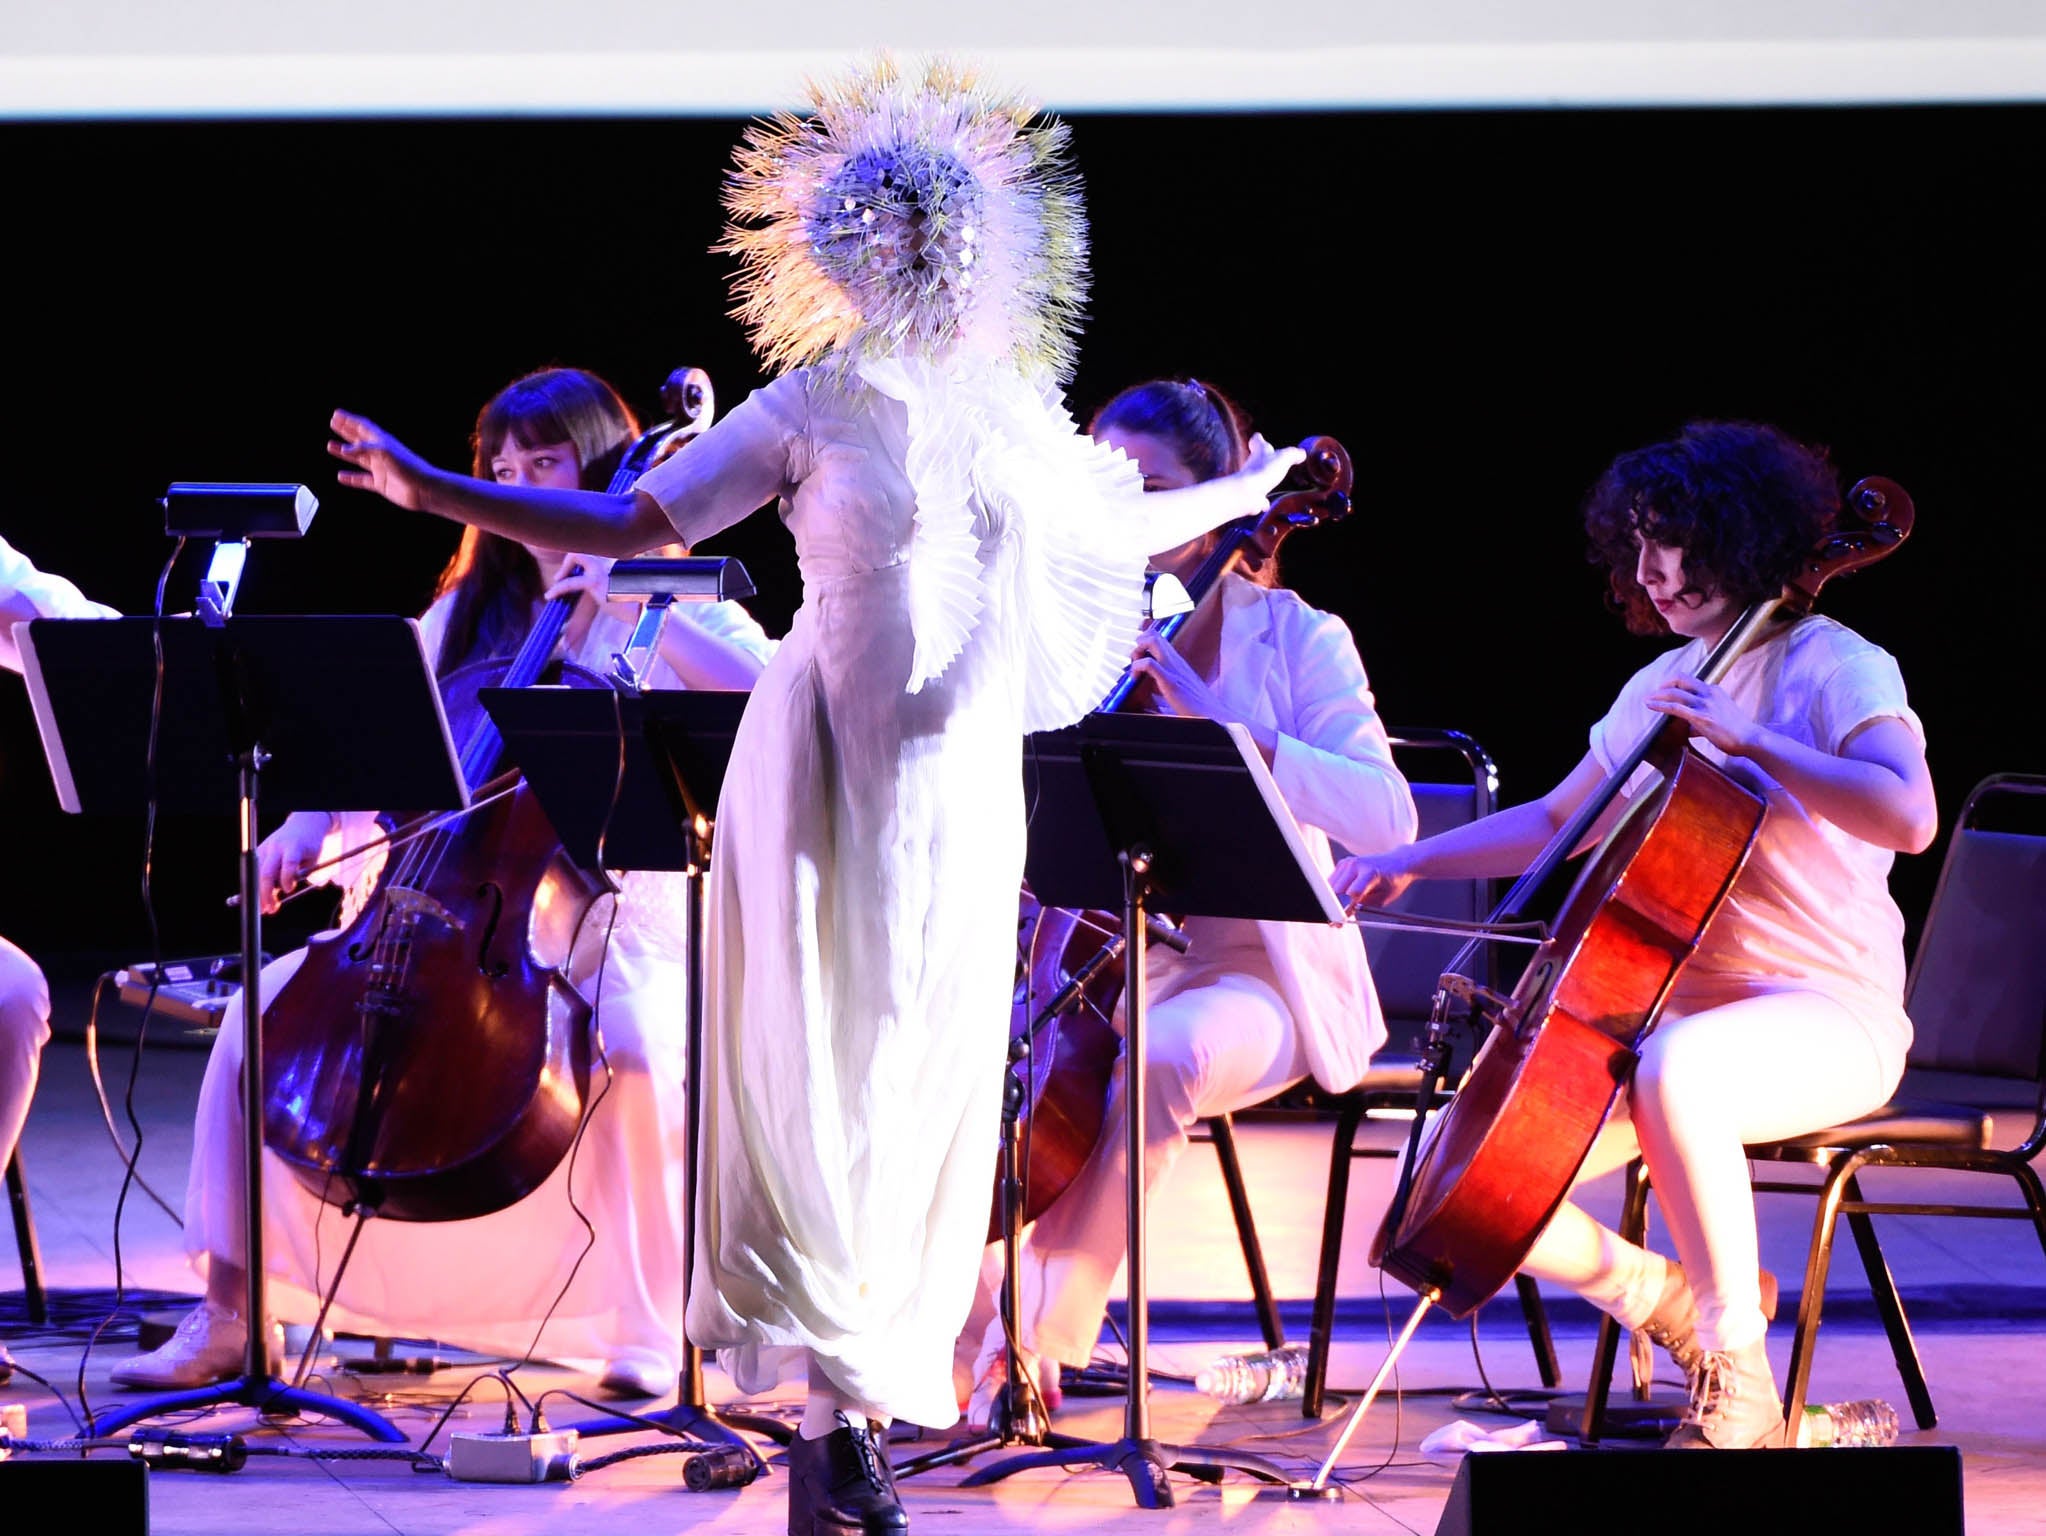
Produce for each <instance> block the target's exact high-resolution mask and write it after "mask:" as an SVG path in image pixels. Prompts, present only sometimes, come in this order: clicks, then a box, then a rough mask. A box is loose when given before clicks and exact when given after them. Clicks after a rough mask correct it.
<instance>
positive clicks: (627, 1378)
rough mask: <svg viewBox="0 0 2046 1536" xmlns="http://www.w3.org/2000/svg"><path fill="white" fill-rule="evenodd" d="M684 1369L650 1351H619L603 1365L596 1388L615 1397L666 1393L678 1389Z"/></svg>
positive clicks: (665, 1394)
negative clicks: (636, 1352) (623, 1353)
mask: <svg viewBox="0 0 2046 1536" xmlns="http://www.w3.org/2000/svg"><path fill="white" fill-rule="evenodd" d="M680 1378H681V1372H680V1371H679V1370H678V1369H677V1368H676V1367H674V1366H672V1365H670V1364H668V1362H667V1361H665V1360H656V1359H654V1358H653V1357H652V1356H650V1355H620V1356H618V1357H617V1358H616V1359H614V1360H612V1361H611V1362H610V1363H609V1364H607V1365H606V1366H605V1367H604V1374H603V1375H602V1376H600V1377H598V1378H597V1390H598V1391H600V1392H608V1393H610V1394H611V1395H612V1396H613V1397H666V1396H667V1395H668V1394H669V1393H670V1392H673V1391H675V1390H676V1387H677V1385H678V1383H679V1381H680Z"/></svg>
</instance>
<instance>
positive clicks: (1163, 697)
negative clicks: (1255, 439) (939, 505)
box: [967, 379, 1416, 1424]
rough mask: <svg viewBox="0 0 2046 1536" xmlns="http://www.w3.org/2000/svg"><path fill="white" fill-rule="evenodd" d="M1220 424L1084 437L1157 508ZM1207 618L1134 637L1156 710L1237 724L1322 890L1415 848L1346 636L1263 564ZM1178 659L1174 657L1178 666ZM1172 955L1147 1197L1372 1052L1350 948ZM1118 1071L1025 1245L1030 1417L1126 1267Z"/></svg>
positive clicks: (1152, 1063) (1358, 1071)
mask: <svg viewBox="0 0 2046 1536" xmlns="http://www.w3.org/2000/svg"><path fill="white" fill-rule="evenodd" d="M1240 419H1241V418H1240V415H1239V413H1238V411H1237V409H1236V407H1235V406H1234V404H1233V403H1232V402H1231V401H1229V400H1228V398H1227V397H1226V396H1224V395H1223V394H1221V392H1220V391H1218V390H1215V389H1213V388H1212V387H1211V386H1207V385H1203V384H1199V383H1194V382H1191V381H1180V380H1173V379H1154V380H1152V381H1150V382H1148V383H1144V384H1138V385H1134V386H1132V387H1131V388H1129V389H1126V390H1123V391H1122V392H1121V393H1119V394H1117V395H1116V396H1115V397H1114V398H1113V399H1111V400H1110V401H1109V402H1108V403H1107V404H1106V405H1104V406H1103V407H1102V408H1101V409H1100V410H1099V411H1097V412H1096V413H1095V416H1094V420H1093V422H1092V423H1091V424H1090V428H1089V430H1090V431H1091V432H1092V434H1093V435H1094V437H1095V438H1096V439H1098V440H1099V441H1101V442H1104V443H1108V444H1111V445H1113V446H1114V447H1116V448H1118V449H1120V450H1121V451H1123V452H1124V453H1126V454H1128V455H1129V457H1130V458H1131V459H1133V460H1135V462H1136V464H1137V466H1138V467H1139V468H1140V469H1141V470H1142V471H1143V474H1144V484H1145V485H1146V486H1147V487H1148V488H1151V489H1154V490H1168V489H1171V488H1173V487H1176V486H1185V485H1193V484H1197V483H1199V482H1200V481H1203V480H1210V479H1213V478H1214V477H1216V476H1217V475H1222V474H1226V473H1228V471H1229V470H1230V469H1232V468H1234V467H1235V466H1236V465H1237V464H1238V463H1240V462H1241V461H1242V458H1243V454H1244V451H1245V448H1244V434H1243V430H1242V427H1241V425H1240ZM1214 544H1215V539H1214V537H1213V536H1209V537H1206V538H1201V539H1197V540H1194V541H1192V542H1190V543H1187V544H1184V545H1181V546H1180V547H1178V548H1176V549H1168V550H1164V551H1162V552H1160V553H1159V554H1158V555H1157V556H1156V557H1155V558H1154V559H1153V561H1152V564H1153V565H1154V566H1156V567H1157V568H1158V569H1159V570H1161V571H1169V572H1171V573H1172V574H1173V575H1175V576H1177V577H1179V578H1180V579H1181V580H1189V579H1191V577H1192V576H1193V574H1194V572H1195V571H1196V570H1198V569H1199V568H1200V566H1201V564H1202V562H1203V561H1204V560H1206V559H1207V557H1208V556H1209V554H1210V553H1211V552H1212V550H1213V548H1214ZM1207 603H1208V604H1211V605H1218V606H1217V610H1216V614H1215V616H1214V617H1215V618H1216V619H1218V622H1209V621H1208V620H1209V615H1208V614H1207V613H1206V611H1205V609H1204V612H1203V622H1202V623H1201V624H1199V625H1198V626H1189V628H1188V629H1186V630H1184V631H1182V632H1181V643H1180V645H1178V646H1175V644H1174V643H1173V642H1172V641H1170V640H1161V639H1159V638H1158V637H1157V636H1155V635H1153V634H1150V633H1146V634H1145V635H1144V637H1143V638H1142V639H1141V640H1140V641H1139V643H1138V646H1137V651H1136V658H1135V660H1134V662H1133V670H1134V671H1135V672H1136V673H1137V675H1138V676H1139V677H1141V678H1143V679H1145V680H1146V681H1147V682H1149V683H1153V684H1155V685H1156V689H1157V696H1158V698H1159V705H1158V707H1159V708H1161V709H1163V710H1165V711H1167V712H1170V713H1175V714H1192V715H1202V716H1205V717H1207V718H1209V719H1214V720H1224V721H1231V722H1237V723H1241V724H1242V725H1244V726H1246V727H1247V728H1248V729H1249V730H1250V732H1251V735H1252V738H1253V739H1254V740H1255V741H1256V742H1257V744H1258V747H1259V750H1260V751H1261V752H1262V754H1263V755H1264V757H1265V760H1266V762H1267V764H1268V765H1269V766H1270V768H1271V770H1272V778H1273V781H1274V782H1275V783H1276V784H1277V785H1278V787H1279V790H1280V792H1281V793H1282V794H1283V795H1284V796H1285V798H1286V803H1287V806H1288V807H1289V809H1291V810H1292V812H1293V814H1294V816H1295V818H1296V819H1297V820H1298V821H1299V823H1300V830H1301V834H1302V837H1303V839H1304V841H1305V842H1306V844H1307V847H1308V850H1309V851H1310V853H1311V854H1312V855H1313V857H1314V859H1315V861H1316V862H1317V864H1318V865H1319V866H1320V867H1321V869H1322V870H1323V871H1324V873H1326V872H1327V871H1328V870H1329V869H1330V868H1331V867H1332V858H1331V854H1330V848H1329V840H1330V838H1331V837H1334V838H1335V839H1337V840H1338V841H1340V842H1341V843H1342V844H1343V846H1344V847H1345V848H1347V849H1349V850H1350V851H1352V852H1359V853H1377V852H1382V851H1384V850H1387V849H1391V848H1395V847H1398V846H1400V845H1401V844H1404V843H1408V842H1411V841H1412V840H1413V837H1414V830H1415V826H1416V815H1415V809H1414V797H1413V794H1412V792H1411V791H1410V790H1409V789H1408V787H1407V781H1406V780H1405V778H1403V777H1402V776H1401V774H1400V772H1399V770H1398V769H1397V768H1396V767H1394V766H1393V761H1392V748H1391V746H1390V745H1389V744H1388V742H1387V740H1386V734H1385V727H1384V726H1383V725H1382V724H1380V723H1379V719H1378V712H1377V710H1376V708H1375V707H1374V705H1373V701H1372V697H1371V685H1370V683H1369V682H1368V681H1367V679H1366V678H1365V675H1364V664H1363V662H1362V661H1361V660H1360V659H1359V657H1358V655H1357V646H1356V642H1355V641H1353V640H1352V639H1351V637H1350V631H1349V629H1348V627H1347V626H1345V625H1344V623H1343V621H1342V620H1341V619H1339V618H1337V617H1336V616H1335V615H1333V614H1330V613H1323V612H1321V611H1320V610H1319V609H1316V608H1311V607H1309V606H1308V605H1307V604H1306V603H1304V602H1302V601H1301V600H1300V599H1299V598H1298V597H1296V596H1295V595H1294V594H1293V593H1291V592H1289V591H1287V590H1286V589H1285V588H1284V587H1281V586H1279V585H1278V581H1277V571H1276V568H1275V562H1273V561H1267V562H1265V563H1264V564H1263V565H1262V566H1260V567H1259V568H1258V569H1257V570H1256V571H1255V572H1246V573H1239V572H1236V571H1232V572H1230V573H1229V574H1227V575H1225V576H1224V577H1223V578H1222V580H1221V583H1220V585H1219V587H1218V588H1217V590H1215V591H1214V592H1213V593H1211V594H1210V595H1209V597H1208V598H1207ZM1182 647H1184V649H1182ZM1186 930H1187V936H1188V938H1189V940H1190V941H1191V942H1190V943H1189V946H1188V949H1187V953H1186V954H1184V955H1178V954H1175V953H1173V952H1172V951H1171V950H1169V949H1166V948H1164V947H1162V946H1160V947H1156V948H1153V949H1152V950H1151V951H1150V952H1149V953H1150V965H1149V967H1148V969H1147V977H1148V986H1149V989H1150V990H1149V1008H1148V1011H1147V1013H1146V1018H1147V1020H1148V1025H1147V1029H1146V1033H1145V1072H1146V1079H1147V1099H1146V1102H1147V1103H1148V1105H1149V1123H1148V1124H1147V1125H1146V1127H1145V1134H1144V1143H1145V1147H1144V1151H1145V1177H1146V1180H1147V1183H1148V1184H1149V1185H1150V1186H1152V1187H1155V1186H1156V1185H1157V1183H1158V1181H1159V1180H1161V1179H1162V1178H1163V1177H1164V1176H1165V1174H1166V1171H1167V1170H1168V1169H1170V1168H1171V1166H1172V1164H1173V1163H1174V1162H1175V1161H1176V1160H1177V1159H1178V1157H1179V1154H1180V1152H1181V1151H1183V1150H1184V1149H1185V1147H1186V1145H1187V1132H1188V1130H1189V1129H1190V1128H1191V1127H1192V1125H1193V1124H1194V1122H1195V1121H1196V1120H1198V1119H1200V1118H1202V1117H1204V1116H1207V1115H1215V1114H1223V1113H1226V1112H1227V1111H1229V1110H1233V1109H1240V1108H1242V1107H1243V1106H1244V1105H1246V1104H1254V1103H1257V1102H1259V1101H1261V1100H1263V1099H1267V1098H1270V1097H1271V1096H1272V1095H1273V1094H1275V1093H1277V1092H1278V1091H1279V1090H1281V1089H1283V1088H1286V1087H1288V1086H1290V1085H1291V1084H1293V1083H1296V1082H1298V1081H1300V1080H1301V1079H1302V1078H1304V1077H1306V1076H1308V1075H1309V1074H1310V1073H1312V1074H1313V1076H1314V1077H1315V1079H1316V1080H1317V1081H1318V1082H1320V1083H1321V1084H1322V1086H1324V1087H1325V1088H1328V1089H1330V1090H1331V1091H1334V1092H1341V1091H1342V1090H1344V1089H1347V1088H1349V1087H1350V1086H1351V1085H1352V1084H1354V1083H1355V1082H1356V1081H1357V1079H1358V1078H1360V1077H1362V1076H1363V1075H1364V1071H1365V1069H1366V1067H1368V1066H1369V1065H1370V1061H1371V1053H1372V1052H1373V1051H1374V1050H1376V1049H1377V1048H1378V1047H1379V1046H1380V1045H1381V1044H1383V1043H1384V1041H1385V1023H1384V1020H1383V1018H1382V1016H1381V1015H1380V1012H1379V1007H1378V995H1377V993H1376V992H1375V991H1374V990H1373V988H1372V985H1371V974H1370V971H1369V969H1368V968H1367V967H1366V964H1365V959H1364V944H1363V940H1362V937H1361V936H1360V935H1359V933H1358V931H1357V930H1356V929H1355V928H1354V927H1352V928H1329V927H1326V926H1324V925H1321V924H1317V923H1258V922H1250V921H1246V920H1241V919H1231V918H1191V919H1189V920H1188V922H1187V925H1186ZM1122 1089H1123V1067H1122V1065H1121V1064H1118V1066H1117V1068H1116V1074H1115V1078H1114V1081H1113V1083H1112V1085H1111V1095H1110V1102H1109V1106H1108V1114H1107V1118H1106V1120H1105V1121H1104V1122H1103V1130H1102V1137H1101V1141H1100V1142H1099V1144H1098V1145H1097V1146H1096V1147H1095V1149H1094V1151H1093V1154H1092V1155H1091V1156H1090V1157H1089V1158H1088V1159H1087V1161H1086V1163H1085V1164H1084V1166H1082V1168H1081V1169H1080V1171H1079V1173H1078V1174H1077V1175H1076V1176H1075V1177H1074V1179H1073V1182H1072V1183H1071V1184H1070V1185H1068V1186H1067V1188H1066V1189H1065V1191H1064V1192H1063V1193H1062V1194H1061V1195H1060V1196H1059V1197H1058V1199H1056V1200H1054V1201H1053V1202H1052V1203H1051V1204H1050V1206H1049V1207H1048V1208H1046V1209H1045V1211H1044V1212H1043V1214H1042V1215H1040V1216H1039V1217H1038V1219H1037V1221H1036V1222H1035V1223H1034V1224H1033V1226H1032V1227H1031V1229H1030V1231H1029V1232H1028V1233H1027V1234H1026V1236H1025V1239H1024V1243H1023V1247H1022V1255H1021V1266H1020V1270H1019V1279H1020V1281H1021V1289H1022V1303H1023V1305H1022V1313H1021V1316H1020V1317H1019V1319H1018V1323H1019V1329H1018V1331H1019V1335H1020V1337H1019V1339H1018V1344H1019V1347H1020V1349H1021V1351H1022V1353H1023V1355H1024V1358H1025V1362H1026V1375H1028V1374H1031V1373H1035V1374H1037V1375H1038V1377H1039V1384H1040V1388H1041V1391H1042V1394H1043V1398H1044V1402H1045V1406H1046V1407H1048V1408H1051V1407H1056V1406H1058V1402H1059V1384H1058V1382H1059V1365H1060V1363H1061V1362H1064V1363H1066V1364H1069V1365H1085V1364H1086V1363H1087V1361H1088V1359H1089V1358H1090V1357H1091V1355H1092V1353H1093V1349H1094V1343H1095V1340H1096V1338H1097V1336H1098V1335H1099V1334H1100V1332H1101V1320H1102V1316H1103V1313H1104V1311H1105V1309H1106V1306H1107V1302H1108V1295H1109V1287H1110V1284H1111V1282H1112V1281H1113V1280H1114V1278H1115V1273H1116V1270H1117V1268H1118V1267H1119V1266H1120V1265H1121V1263H1122V1259H1123V1248H1124V1243H1125V1236H1126V1232H1127V1227H1126V1225H1125V1221H1124V1210H1123V1207H1124V1204H1125V1198H1126V1190H1127V1188H1128V1184H1127V1180H1128V1171H1127V1170H1128V1148H1127V1141H1126V1136H1125V1125H1124V1121H1125V1115H1124V1112H1123V1108H1122ZM999 1257H1000V1249H999V1248H994V1249H991V1250H990V1261H991V1263H992V1265H993V1268H992V1271H991V1272H989V1273H986V1274H984V1276H983V1297H982V1301H981V1305H980V1306H979V1307H978V1308H977V1309H976V1311H977V1313H980V1314H985V1315H986V1321H985V1325H984V1327H983V1328H982V1330H981V1332H980V1334H979V1336H978V1338H976V1339H975V1340H974V1343H975V1345H976V1346H977V1348H978V1351H979V1354H978V1358H977V1360H976V1363H975V1369H974V1378H973V1379H974V1383H975V1385H974V1388H973V1395H972V1400H971V1403H970V1406H969V1411H968V1415H967V1416H968V1419H969V1421H971V1422H973V1423H976V1424H980V1423H985V1422H986V1420H987V1416H988V1410H989V1408H990V1407H991V1406H992V1403H993V1399H994V1395H995V1391H996V1390H997V1389H998V1388H999V1387H1000V1386H1001V1385H1002V1383H1003V1381H1004V1380H1005V1379H1006V1374H1007V1373H1006V1359H1005V1357H1004V1355H1003V1353H1002V1345H1003V1330H1002V1322H1001V1319H1000V1317H999V1316H996V1315H994V1313H995V1305H994V1296H993V1291H994V1288H995V1287H996V1286H997V1285H998V1284H999V1279H1000V1266H999Z"/></svg>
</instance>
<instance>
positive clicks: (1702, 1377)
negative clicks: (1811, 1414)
mask: <svg viewBox="0 0 2046 1536" xmlns="http://www.w3.org/2000/svg"><path fill="white" fill-rule="evenodd" d="M1782 1443H1783V1399H1782V1398H1780V1397H1778V1396H1777V1395H1776V1378H1775V1376H1774V1375H1772V1374H1771V1372H1770V1370H1769V1356H1768V1354H1767V1352H1766V1351H1765V1350H1764V1349H1763V1347H1762V1341H1761V1340H1760V1339H1757V1340H1755V1342H1754V1343H1752V1344H1747V1345H1743V1346H1742V1347H1741V1348H1739V1349H1735V1350H1720V1351H1711V1350H1708V1351H1704V1352H1703V1353H1701V1354H1700V1355H1699V1357H1698V1369H1697V1373H1696V1374H1695V1375H1694V1376H1693V1377H1692V1379H1691V1407H1690V1411H1689V1412H1688V1413H1686V1414H1685V1415H1684V1418H1683V1422H1682V1423H1680V1424H1679V1425H1677V1427H1676V1428H1675V1429H1673V1430H1671V1431H1670V1433H1669V1438H1668V1439H1666V1440H1664V1441H1663V1442H1662V1445H1663V1449H1664V1450H1669V1451H1697V1450H1721V1451H1738V1450H1749V1449H1755V1448H1761V1447H1767V1446H1777V1445H1781V1444H1782Z"/></svg>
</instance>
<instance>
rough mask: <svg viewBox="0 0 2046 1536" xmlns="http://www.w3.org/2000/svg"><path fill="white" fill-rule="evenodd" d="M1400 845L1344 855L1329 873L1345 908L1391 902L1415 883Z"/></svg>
mask: <svg viewBox="0 0 2046 1536" xmlns="http://www.w3.org/2000/svg"><path fill="white" fill-rule="evenodd" d="M1400 852H1401V850H1399V849H1392V850H1388V851H1387V852H1385V853H1374V854H1368V855H1358V856H1353V857H1351V858H1347V859H1344V860H1343V861H1342V862H1341V863H1339V864H1338V865H1336V867H1335V870H1334V871H1333V872H1332V873H1331V874H1330V875H1329V877H1328V883H1329V884H1330V885H1331V886H1333V887H1335V892H1336V894H1337V895H1338V896H1340V897H1342V899H1343V910H1344V911H1345V912H1354V911H1356V910H1357V909H1358V908H1359V907H1385V906H1390V905H1391V904H1392V903H1393V902H1394V901H1396V900H1398V899H1399V895H1400V893H1401V892H1402V891H1404V890H1405V889H1406V888H1407V887H1408V886H1410V885H1412V884H1413V883H1414V875H1413V874H1412V873H1411V872H1410V871H1409V870H1408V869H1407V868H1406V867H1405V865H1404V864H1403V863H1402V862H1401V859H1400Z"/></svg>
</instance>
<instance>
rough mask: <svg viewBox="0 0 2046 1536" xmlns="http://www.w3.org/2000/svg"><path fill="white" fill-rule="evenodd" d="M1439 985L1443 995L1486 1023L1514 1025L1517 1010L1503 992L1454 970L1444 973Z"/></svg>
mask: <svg viewBox="0 0 2046 1536" xmlns="http://www.w3.org/2000/svg"><path fill="white" fill-rule="evenodd" d="M1439 985H1440V987H1441V989H1442V992H1443V993H1444V994H1445V995H1447V996H1448V997H1451V998H1454V999H1455V1000H1456V1001H1458V1002H1460V1003H1462V1004H1463V1005H1464V1006H1465V1007H1466V1008H1468V1009H1469V1010H1470V1011H1471V1012H1472V1013H1473V1014H1476V1015H1478V1016H1479V1017H1481V1018H1483V1019H1484V1021H1485V1022H1486V1023H1487V1024H1488V1025H1493V1026H1498V1025H1504V1026H1505V1027H1506V1028H1508V1029H1511V1028H1512V1027H1513V1026H1514V1021H1515V1015H1516V1014H1517V1012H1518V1010H1517V1009H1516V1008H1515V1007H1514V1004H1513V999H1512V998H1510V997H1507V996H1506V995H1505V994H1504V993H1500V992H1495V991H1493V990H1492V989H1491V988H1490V987H1488V986H1486V985H1484V984H1483V983H1482V982H1477V981H1473V980H1471V978H1470V977H1468V976H1464V975H1461V974H1459V973H1457V972H1454V971H1451V972H1448V973H1446V974H1445V975H1444V976H1443V977H1442V980H1441V981H1440V983H1439Z"/></svg>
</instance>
